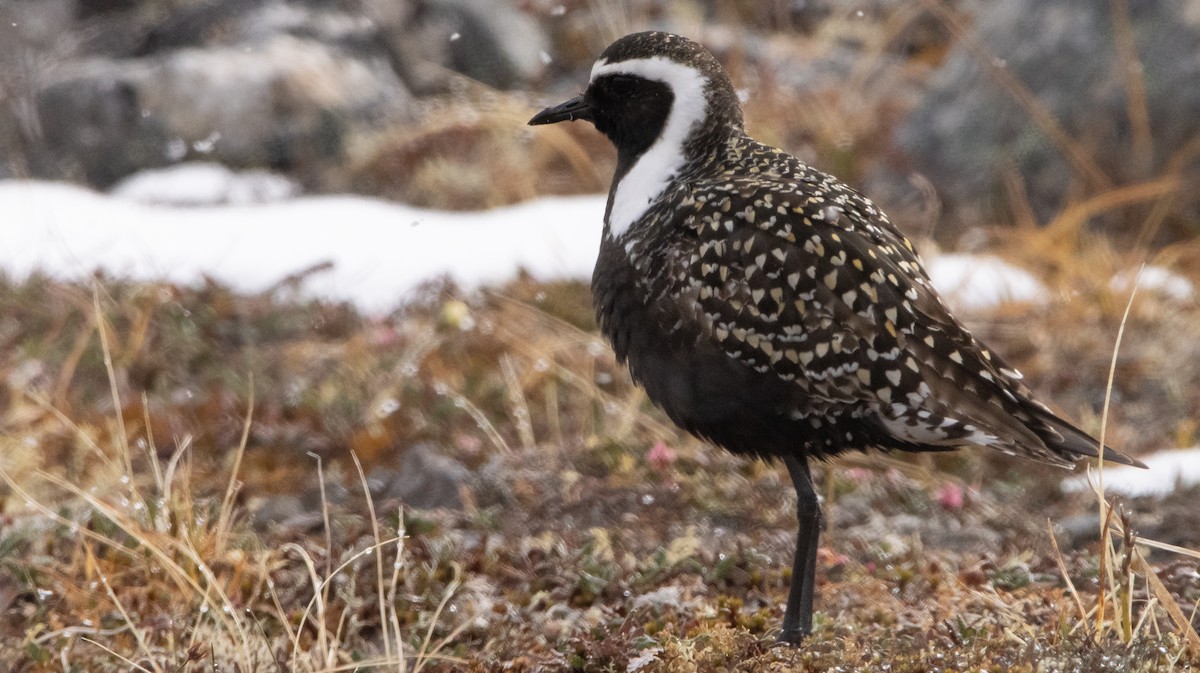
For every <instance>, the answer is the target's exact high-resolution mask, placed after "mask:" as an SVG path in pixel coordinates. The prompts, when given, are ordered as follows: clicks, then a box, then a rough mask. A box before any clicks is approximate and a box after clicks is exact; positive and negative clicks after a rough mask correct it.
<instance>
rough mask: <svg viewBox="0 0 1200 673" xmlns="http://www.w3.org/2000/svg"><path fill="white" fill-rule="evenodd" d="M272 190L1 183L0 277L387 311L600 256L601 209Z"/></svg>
mask: <svg viewBox="0 0 1200 673" xmlns="http://www.w3.org/2000/svg"><path fill="white" fill-rule="evenodd" d="M275 178H278V176H272V175H271V174H262V175H259V174H236V173H232V172H230V171H229V170H228V169H225V168H222V167H219V166H213V165H210V164H198V165H197V164H184V165H181V166H177V167H174V168H171V169H167V170H162V171H154V172H147V173H143V174H140V175H138V176H134V177H132V178H130V179H129V180H127V181H125V182H124V183H122V185H120V186H119V187H118V189H117V190H116V191H115V193H114V195H113V196H106V195H103V194H98V193H96V192H92V191H88V190H86V189H82V188H79V187H74V186H70V185H65V184H59V183H45V182H34V181H9V182H0V218H2V219H0V269H2V270H4V271H6V272H7V273H9V274H10V275H13V276H16V277H17V278H22V277H25V276H27V275H28V274H29V273H31V272H33V271H34V270H40V271H42V272H44V273H47V274H49V275H52V276H56V277H61V278H72V279H79V278H84V277H86V276H88V275H89V274H91V273H92V272H94V271H96V270H100V269H102V270H104V271H106V272H107V273H109V274H112V275H117V276H124V277H129V278H133V279H138V280H164V279H165V280H170V281H174V282H179V283H193V282H196V281H198V280H200V279H201V277H202V276H205V275H207V276H210V277H212V278H214V279H216V280H217V281H219V282H222V283H225V284H227V285H229V286H230V287H233V288H235V289H237V290H241V291H246V292H256V291H261V290H263V289H265V288H267V287H269V286H270V285H271V284H272V283H274V282H276V281H278V280H279V279H281V278H283V277H285V276H287V275H290V274H293V273H295V272H297V271H300V270H303V269H308V268H311V267H313V266H315V265H318V264H323V263H326V262H328V263H331V264H332V268H331V269H330V270H328V271H322V272H320V273H316V274H312V275H311V276H310V277H309V278H308V279H307V280H306V281H305V285H304V287H303V290H304V291H305V292H306V293H307V294H308V296H315V297H321V298H329V299H337V300H350V301H353V302H355V303H356V304H358V305H359V306H360V307H361V308H363V309H364V310H367V311H379V310H385V309H387V308H389V307H391V306H394V305H395V304H396V303H397V302H398V301H399V300H401V299H402V298H403V297H404V295H405V293H407V292H409V291H411V290H412V289H413V288H414V287H415V286H416V285H418V284H419V283H421V282H422V281H425V280H428V279H430V278H433V277H437V276H441V275H449V276H450V277H452V278H453V279H454V280H455V281H456V282H458V283H459V284H460V285H462V286H464V287H467V288H471V287H476V286H478V285H480V284H484V283H497V282H502V281H504V280H506V279H507V278H509V277H511V276H512V275H513V274H514V273H515V271H516V270H517V269H518V268H524V269H526V270H528V271H529V272H531V273H533V274H534V275H535V276H537V277H540V278H587V277H588V276H589V275H590V274H591V267H592V264H593V263H594V261H595V255H596V250H597V248H598V247H599V237H600V220H601V217H602V214H603V212H604V197H602V196H587V197H576V198H558V199H541V200H537V201H533V202H530V203H526V204H522V205H519V206H514V207H509V208H500V209H496V210H492V211H486V212H473V213H447V212H441V211H431V210H422V209H419V208H413V207H409V206H404V205H400V204H395V203H390V202H385V201H380V200H377V199H370V198H365V197H355V196H337V197H309V198H295V199H286V200H278V199H280V198H284V197H286V195H287V194H288V193H290V192H289V190H291V189H293V188H294V186H293V185H290V183H288V182H287V181H286V180H284V179H278V180H277V179H275ZM259 201H268V202H270V203H257V202H259ZM251 202H254V203H251ZM163 204H175V205H179V204H187V205H190V206H192V207H188V208H180V207H171V206H167V205H163ZM928 268H929V273H930V276H931V277H932V278H933V282H934V285H936V286H937V287H938V288H939V289H940V290H941V291H942V292H943V293H944V294H945V295H946V297H947V299H948V300H949V301H950V302H951V304H952V305H954V306H955V307H956V308H960V309H973V310H983V309H986V308H988V307H990V306H992V305H994V304H996V303H999V302H1002V301H1006V300H1019V301H1034V300H1037V299H1038V298H1039V297H1041V296H1043V294H1044V293H1045V288H1044V287H1043V286H1042V285H1041V283H1039V282H1038V281H1037V280H1036V279H1035V278H1034V277H1033V276H1032V275H1030V274H1029V273H1028V272H1026V271H1023V270H1022V269H1019V268H1017V267H1015V266H1012V265H1011V264H1008V263H1006V262H1004V261H1002V260H1000V259H998V258H996V257H992V256H975V255H964V254H947V255H940V256H938V257H934V258H932V259H930V260H929V263H928ZM1143 282H1144V281H1143Z"/></svg>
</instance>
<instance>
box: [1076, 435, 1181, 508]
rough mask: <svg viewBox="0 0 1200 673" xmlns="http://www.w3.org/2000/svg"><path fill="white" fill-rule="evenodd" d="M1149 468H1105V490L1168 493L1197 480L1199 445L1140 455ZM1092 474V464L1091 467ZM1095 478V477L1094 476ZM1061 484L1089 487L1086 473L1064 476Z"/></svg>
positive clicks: (1131, 493) (1079, 489)
mask: <svg viewBox="0 0 1200 673" xmlns="http://www.w3.org/2000/svg"><path fill="white" fill-rule="evenodd" d="M1138 458H1139V460H1141V461H1142V462H1143V463H1145V464H1146V467H1147V468H1148V469H1145V470H1143V469H1141V468H1137V467H1128V466H1125V465H1121V466H1119V467H1108V466H1105V468H1104V491H1105V492H1106V493H1120V494H1122V495H1125V496H1129V497H1137V496H1147V495H1152V496H1163V495H1170V494H1171V493H1173V492H1174V491H1175V489H1176V488H1187V487H1189V486H1193V485H1195V484H1200V447H1196V448H1191V449H1175V450H1173V451H1161V452H1159V453H1156V454H1153V455H1151V456H1139V457H1138ZM1092 474H1093V475H1095V468H1093V469H1092ZM1093 478H1094V477H1093ZM1061 488H1062V490H1063V491H1064V492H1066V493H1080V492H1084V491H1089V490H1091V487H1090V486H1088V483H1087V477H1086V476H1077V477H1071V478H1069V479H1064V480H1063V482H1062V485H1061Z"/></svg>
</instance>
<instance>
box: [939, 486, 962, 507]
mask: <svg viewBox="0 0 1200 673" xmlns="http://www.w3.org/2000/svg"><path fill="white" fill-rule="evenodd" d="M964 496H965V493H964V491H963V487H962V486H959V485H958V484H942V485H941V487H940V488H938V490H937V493H935V494H934V495H933V498H934V500H937V502H938V504H939V505H941V506H942V509H949V510H955V509H962V506H963V501H964V499H965V498H964Z"/></svg>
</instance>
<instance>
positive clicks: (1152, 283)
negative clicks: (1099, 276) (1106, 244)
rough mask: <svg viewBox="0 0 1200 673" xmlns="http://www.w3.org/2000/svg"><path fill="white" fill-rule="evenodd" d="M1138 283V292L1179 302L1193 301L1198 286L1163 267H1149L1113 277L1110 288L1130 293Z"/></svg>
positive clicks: (1109, 284)
mask: <svg viewBox="0 0 1200 673" xmlns="http://www.w3.org/2000/svg"><path fill="white" fill-rule="evenodd" d="M1134 281H1137V287H1138V292H1146V291H1149V292H1155V293H1158V294H1160V295H1162V296H1163V297H1166V298H1168V299H1173V300H1175V301H1179V302H1185V301H1191V299H1192V298H1193V297H1195V296H1196V286H1195V285H1194V284H1193V283H1192V281H1190V280H1188V279H1187V278H1185V277H1183V276H1181V275H1179V274H1177V273H1175V272H1174V271H1171V270H1170V269H1164V268H1163V267H1161V266H1147V267H1146V268H1144V269H1142V270H1141V275H1140V276H1139V275H1138V271H1137V270H1136V269H1135V270H1133V271H1127V272H1125V273H1121V274H1117V275H1116V276H1113V279H1112V280H1111V281H1109V283H1108V286H1109V288H1111V289H1112V290H1113V291H1115V292H1125V293H1127V292H1129V291H1130V290H1132V289H1133V283H1134Z"/></svg>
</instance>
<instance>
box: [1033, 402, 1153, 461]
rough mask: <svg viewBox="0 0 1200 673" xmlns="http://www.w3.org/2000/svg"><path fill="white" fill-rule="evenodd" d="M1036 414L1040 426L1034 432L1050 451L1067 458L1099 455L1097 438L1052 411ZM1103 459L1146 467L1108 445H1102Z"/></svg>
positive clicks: (1095, 456) (1096, 456)
mask: <svg viewBox="0 0 1200 673" xmlns="http://www.w3.org/2000/svg"><path fill="white" fill-rule="evenodd" d="M1039 411H1040V410H1039ZM1037 416H1038V420H1040V421H1041V427H1040V428H1037V429H1036V432H1037V433H1038V435H1039V436H1040V437H1041V438H1042V441H1043V442H1045V443H1046V446H1047V447H1049V448H1050V449H1051V450H1052V451H1055V452H1057V453H1060V454H1062V455H1063V457H1064V458H1067V459H1072V458H1077V457H1081V456H1088V457H1091V458H1099V457H1100V452H1099V451H1098V447H1099V446H1100V441H1099V440H1097V439H1095V438H1094V437H1092V436H1091V435H1089V434H1088V433H1086V432H1084V431H1083V430H1080V429H1079V428H1077V427H1075V426H1074V425H1071V424H1070V423H1068V422H1067V421H1064V420H1063V419H1061V418H1059V417H1058V416H1055V415H1054V414H1052V413H1049V412H1040V413H1038V414H1037ZM1104 460H1107V461H1110V462H1113V463H1120V464H1122V465H1131V466H1133V467H1141V468H1145V467H1146V464H1145V463H1143V462H1142V461H1140V460H1138V459H1137V458H1131V457H1129V456H1126V455H1125V454H1123V453H1121V452H1119V451H1117V450H1116V449H1114V448H1112V447H1111V446H1108V445H1105V446H1104Z"/></svg>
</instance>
